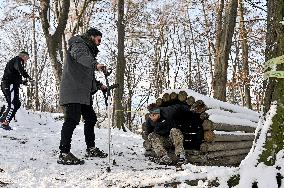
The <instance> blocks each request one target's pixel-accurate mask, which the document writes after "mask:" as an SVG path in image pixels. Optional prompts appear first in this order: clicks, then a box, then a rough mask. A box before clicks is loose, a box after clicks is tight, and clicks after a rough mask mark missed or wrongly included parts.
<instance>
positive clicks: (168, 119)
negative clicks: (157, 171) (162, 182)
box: [146, 104, 191, 164]
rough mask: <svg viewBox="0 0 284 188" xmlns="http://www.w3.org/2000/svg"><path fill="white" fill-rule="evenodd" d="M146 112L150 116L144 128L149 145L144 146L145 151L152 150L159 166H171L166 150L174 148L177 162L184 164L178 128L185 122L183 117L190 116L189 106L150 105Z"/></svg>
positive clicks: (181, 137)
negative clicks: (145, 128)
mask: <svg viewBox="0 0 284 188" xmlns="http://www.w3.org/2000/svg"><path fill="white" fill-rule="evenodd" d="M148 110H149V112H150V114H149V118H148V120H147V121H146V127H147V133H148V134H149V135H148V141H149V144H146V145H148V146H147V147H148V148H146V150H147V149H148V151H150V150H153V151H154V152H155V154H156V156H157V157H158V158H159V163H160V164H171V163H172V159H171V158H170V157H169V156H168V153H167V149H168V148H170V147H174V148H175V155H176V156H177V157H178V160H179V162H180V163H184V162H186V156H185V150H184V147H183V141H184V137H183V134H182V132H181V130H180V128H179V127H180V125H181V124H184V123H185V122H186V120H185V117H188V116H189V115H190V114H191V112H190V109H189V106H188V105H184V104H174V105H170V106H167V107H158V106H157V105H156V104H150V105H149V106H148ZM146 152H147V151H146Z"/></svg>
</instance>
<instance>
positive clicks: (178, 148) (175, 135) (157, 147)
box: [147, 128, 184, 157]
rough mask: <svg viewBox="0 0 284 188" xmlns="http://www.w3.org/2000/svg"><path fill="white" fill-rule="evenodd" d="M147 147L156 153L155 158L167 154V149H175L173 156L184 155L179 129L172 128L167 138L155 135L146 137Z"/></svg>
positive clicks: (151, 134) (181, 135)
mask: <svg viewBox="0 0 284 188" xmlns="http://www.w3.org/2000/svg"><path fill="white" fill-rule="evenodd" d="M148 140H149V144H147V145H148V147H149V146H151V149H152V150H153V151H154V152H155V153H156V155H157V157H162V156H164V155H166V154H167V150H166V149H169V148H172V147H174V148H175V154H176V155H177V156H178V155H180V154H182V153H184V147H183V134H182V132H181V131H180V130H179V129H176V128H172V129H171V131H170V135H169V137H164V136H160V135H158V134H156V133H150V134H149V135H148Z"/></svg>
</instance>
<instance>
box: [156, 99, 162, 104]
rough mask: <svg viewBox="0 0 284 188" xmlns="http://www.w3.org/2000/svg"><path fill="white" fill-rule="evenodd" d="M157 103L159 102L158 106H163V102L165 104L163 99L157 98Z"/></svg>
mask: <svg viewBox="0 0 284 188" xmlns="http://www.w3.org/2000/svg"><path fill="white" fill-rule="evenodd" d="M156 104H157V106H162V104H163V99H161V98H157V99H156Z"/></svg>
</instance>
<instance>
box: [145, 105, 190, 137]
mask: <svg viewBox="0 0 284 188" xmlns="http://www.w3.org/2000/svg"><path fill="white" fill-rule="evenodd" d="M159 109H160V119H159V120H158V122H153V121H151V120H150V118H148V120H147V122H146V125H147V132H148V133H151V132H154V133H156V134H159V135H161V136H168V135H169V134H170V130H171V129H172V128H179V126H180V125H181V124H185V123H188V124H189V122H190V121H189V119H190V118H191V117H192V115H193V113H192V112H191V111H190V108H189V106H188V105H184V104H174V105H171V106H167V107H159Z"/></svg>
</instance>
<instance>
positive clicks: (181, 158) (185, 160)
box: [177, 154, 187, 165]
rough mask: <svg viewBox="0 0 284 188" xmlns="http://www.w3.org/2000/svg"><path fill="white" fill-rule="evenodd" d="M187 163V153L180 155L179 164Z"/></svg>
mask: <svg viewBox="0 0 284 188" xmlns="http://www.w3.org/2000/svg"><path fill="white" fill-rule="evenodd" d="M186 163H187V158H186V156H185V154H180V155H178V161H177V164H179V165H182V164H186Z"/></svg>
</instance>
